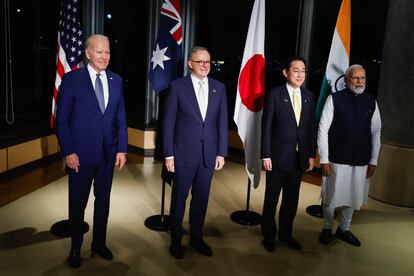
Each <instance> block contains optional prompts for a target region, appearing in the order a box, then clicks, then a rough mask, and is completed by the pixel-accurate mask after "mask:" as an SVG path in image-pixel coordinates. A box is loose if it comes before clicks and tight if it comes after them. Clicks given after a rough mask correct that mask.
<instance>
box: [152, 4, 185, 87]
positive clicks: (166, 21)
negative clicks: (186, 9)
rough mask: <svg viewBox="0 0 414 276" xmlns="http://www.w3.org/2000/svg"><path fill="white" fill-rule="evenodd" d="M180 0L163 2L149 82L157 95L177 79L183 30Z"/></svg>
mask: <svg viewBox="0 0 414 276" xmlns="http://www.w3.org/2000/svg"><path fill="white" fill-rule="evenodd" d="M180 13H181V9H180V0H163V1H162V7H161V16H160V21H159V27H158V34H157V41H156V43H155V49H154V51H152V57H151V68H150V71H149V76H148V77H149V80H150V83H151V88H152V89H153V90H154V91H155V92H156V93H157V94H159V93H160V92H161V91H162V90H164V89H166V88H168V85H169V83H170V82H171V81H172V80H174V79H176V78H177V77H178V75H177V70H178V65H179V64H180V63H181V58H182V41H183V29H182V24H181V16H180Z"/></svg>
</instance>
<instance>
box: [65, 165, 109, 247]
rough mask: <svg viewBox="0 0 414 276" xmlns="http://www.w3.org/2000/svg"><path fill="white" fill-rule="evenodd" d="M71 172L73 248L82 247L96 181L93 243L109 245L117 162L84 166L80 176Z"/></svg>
mask: <svg viewBox="0 0 414 276" xmlns="http://www.w3.org/2000/svg"><path fill="white" fill-rule="evenodd" d="M68 171H69V222H70V232H71V238H72V249H80V248H81V246H82V242H83V231H82V223H83V220H84V216H85V208H86V205H87V203H88V198H89V193H90V190H91V186H92V182H93V193H94V196H95V202H94V212H93V237H92V244H94V245H96V246H101V245H105V242H106V227H107V224H108V215H109V200H110V194H111V187H112V178H113V172H114V163H113V162H107V161H102V162H101V163H99V164H94V165H90V164H81V165H80V166H79V171H78V173H76V172H75V171H74V170H72V169H69V168H68Z"/></svg>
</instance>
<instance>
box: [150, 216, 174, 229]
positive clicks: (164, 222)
mask: <svg viewBox="0 0 414 276" xmlns="http://www.w3.org/2000/svg"><path fill="white" fill-rule="evenodd" d="M169 218H170V217H169V216H167V215H154V216H151V217H148V218H147V219H146V220H145V222H144V224H145V226H146V227H147V228H148V229H151V230H154V231H168V229H169V228H170V226H169Z"/></svg>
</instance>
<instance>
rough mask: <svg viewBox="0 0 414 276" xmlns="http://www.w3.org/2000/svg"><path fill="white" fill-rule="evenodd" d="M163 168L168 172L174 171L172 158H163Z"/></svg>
mask: <svg viewBox="0 0 414 276" xmlns="http://www.w3.org/2000/svg"><path fill="white" fill-rule="evenodd" d="M165 168H166V169H167V171H169V172H175V167H174V158H168V159H165Z"/></svg>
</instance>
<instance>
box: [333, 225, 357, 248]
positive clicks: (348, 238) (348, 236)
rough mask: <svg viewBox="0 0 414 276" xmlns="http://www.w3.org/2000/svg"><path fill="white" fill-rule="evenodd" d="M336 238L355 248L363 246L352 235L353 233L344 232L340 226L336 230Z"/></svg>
mask: <svg viewBox="0 0 414 276" xmlns="http://www.w3.org/2000/svg"><path fill="white" fill-rule="evenodd" d="M336 237H337V238H338V239H340V240H343V241H344V242H346V243H349V244H352V245H353V246H357V247H360V246H361V242H360V241H359V240H358V239H357V238H356V237H355V236H354V235H353V234H352V233H351V231H349V230H348V231H342V229H341V228H340V227H339V226H338V229H336Z"/></svg>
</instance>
